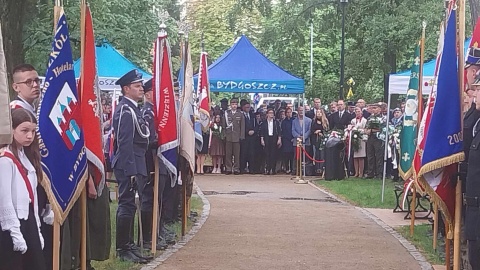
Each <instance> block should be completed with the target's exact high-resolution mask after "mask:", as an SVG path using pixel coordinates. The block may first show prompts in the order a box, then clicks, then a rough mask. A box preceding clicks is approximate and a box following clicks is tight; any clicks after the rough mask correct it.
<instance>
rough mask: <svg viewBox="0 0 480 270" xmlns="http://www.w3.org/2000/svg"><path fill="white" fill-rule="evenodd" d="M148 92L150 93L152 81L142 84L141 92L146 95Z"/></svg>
mask: <svg viewBox="0 0 480 270" xmlns="http://www.w3.org/2000/svg"><path fill="white" fill-rule="evenodd" d="M149 91H152V79H150V80H148V81H147V82H146V83H145V84H143V92H145V93H147V92H149Z"/></svg>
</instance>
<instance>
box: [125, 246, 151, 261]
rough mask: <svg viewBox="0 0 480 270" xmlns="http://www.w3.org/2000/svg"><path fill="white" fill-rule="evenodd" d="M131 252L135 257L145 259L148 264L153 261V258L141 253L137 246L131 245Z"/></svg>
mask: <svg viewBox="0 0 480 270" xmlns="http://www.w3.org/2000/svg"><path fill="white" fill-rule="evenodd" d="M130 251H131V252H132V253H133V255H135V256H137V257H138V258H140V259H144V260H146V261H147V262H148V261H150V260H152V259H153V257H152V256H148V255H143V254H142V253H141V252H140V249H139V248H138V247H137V246H136V245H135V244H130Z"/></svg>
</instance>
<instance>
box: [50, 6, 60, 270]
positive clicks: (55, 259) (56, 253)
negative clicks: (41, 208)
mask: <svg viewBox="0 0 480 270" xmlns="http://www.w3.org/2000/svg"><path fill="white" fill-rule="evenodd" d="M61 10H62V3H61V0H55V6H54V7H53V33H54V35H55V32H56V31H57V23H58V19H59V18H60V12H61ZM52 245H53V251H52V270H59V269H60V222H59V221H58V220H54V222H53V244H52Z"/></svg>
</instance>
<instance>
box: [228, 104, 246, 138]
mask: <svg viewBox="0 0 480 270" xmlns="http://www.w3.org/2000/svg"><path fill="white" fill-rule="evenodd" d="M224 115H225V117H223V118H222V126H223V128H224V129H225V139H226V141H227V142H240V140H243V139H245V116H244V114H243V112H242V111H240V110H238V109H237V111H236V112H235V113H232V110H228V111H226V112H225V114H224Z"/></svg>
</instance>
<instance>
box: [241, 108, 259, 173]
mask: <svg viewBox="0 0 480 270" xmlns="http://www.w3.org/2000/svg"><path fill="white" fill-rule="evenodd" d="M241 103H243V105H242V111H243V115H244V117H245V140H242V141H240V172H241V173H246V172H249V173H251V174H253V173H254V171H255V170H254V165H253V164H254V159H255V138H258V134H257V133H256V132H255V131H256V126H257V125H256V121H255V115H253V114H252V113H251V111H250V102H248V101H244V102H241ZM247 163H248V167H247Z"/></svg>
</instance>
